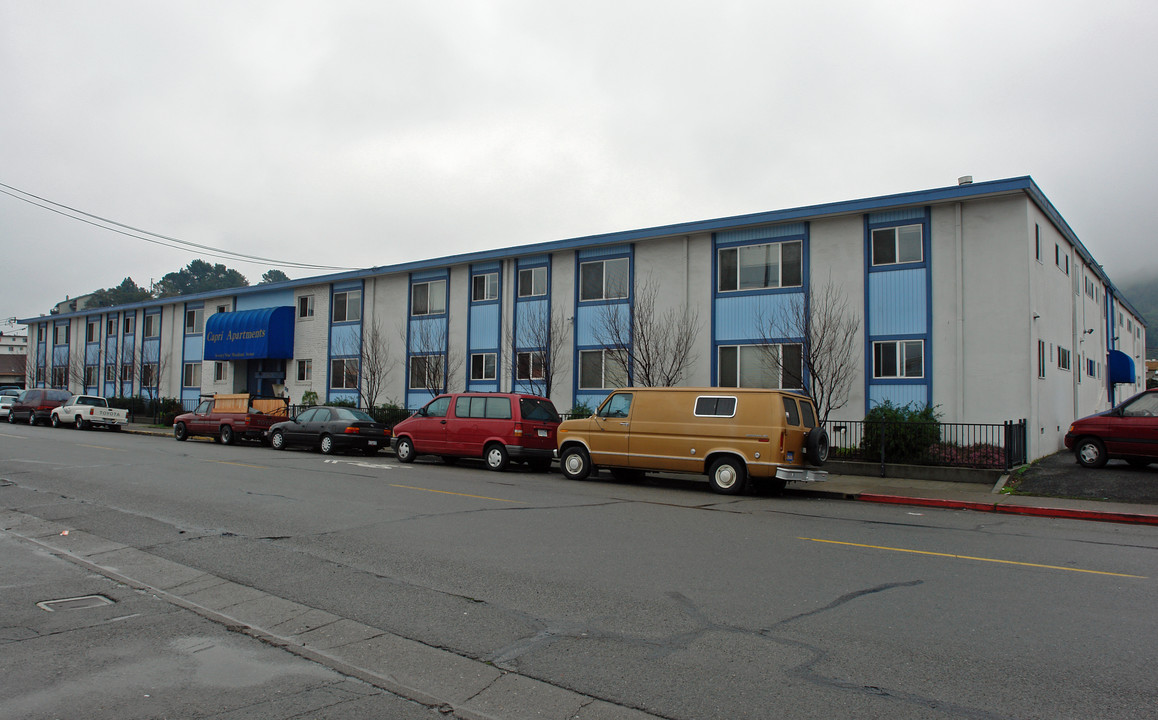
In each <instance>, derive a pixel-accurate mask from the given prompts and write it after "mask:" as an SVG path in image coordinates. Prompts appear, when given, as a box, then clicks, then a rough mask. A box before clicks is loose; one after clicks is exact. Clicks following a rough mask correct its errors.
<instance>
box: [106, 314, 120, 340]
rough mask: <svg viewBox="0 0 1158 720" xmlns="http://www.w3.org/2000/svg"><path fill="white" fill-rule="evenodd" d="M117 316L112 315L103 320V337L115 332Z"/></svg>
mask: <svg viewBox="0 0 1158 720" xmlns="http://www.w3.org/2000/svg"><path fill="white" fill-rule="evenodd" d="M118 324H119V323H118V322H117V316H116V315H112V316H110V317H109V318H108V319H107V320H105V337H113V336H114V335H116V334H117V325H118Z"/></svg>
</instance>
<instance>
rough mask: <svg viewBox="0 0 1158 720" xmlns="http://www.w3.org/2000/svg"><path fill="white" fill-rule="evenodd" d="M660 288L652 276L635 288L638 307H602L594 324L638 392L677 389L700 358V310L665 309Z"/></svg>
mask: <svg viewBox="0 0 1158 720" xmlns="http://www.w3.org/2000/svg"><path fill="white" fill-rule="evenodd" d="M659 289H660V284H659V282H658V281H656V280H655V278H654V277H651V276H649V277H648V278H647V279H646V280H644V281H643V282H642V283H639V284H638V286H637V287H636V290H635V302H634V303H633V304H631V305H630V306H629V305H627V304H625V303H609V304H607V305H601V306H600V307H599V311H598V315H597V317H596V320H595V325H594V330H593V331H594V335H595V339H596V341H597V342H598V343H599V344H601V345H603V346H605V347H606V348H607V349H609V350H614V351H615V352H611V353H608V354H607V357H608V358H609V359H610V360H611V362H613V363H615V364H616V365H618V366H620V368H621V369H622V371H623V375H624V377H628V378H631V384H632V385H636V386H639V387H671V386H675V385H678V384H679V383H680V382H681V381H682V380H683V379H684V376H685V375H687V372H688V368H689V367H690V366H691V365H692V363H694V362H695V361H696V358H697V355H696V353H695V344H696V340H697V339H698V338H699V335H700V331H701V329H702V323H701V322H700V313H699V310H698V309H696V308H695V307H692V306H690V305H688V303H687V302H686V301H685V302H684V303H683V304H680V305H672V306H668V307H664V308H660V307H659V304H658V298H659Z"/></svg>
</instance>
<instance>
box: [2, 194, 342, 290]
mask: <svg viewBox="0 0 1158 720" xmlns="http://www.w3.org/2000/svg"><path fill="white" fill-rule="evenodd" d="M0 188H7V190H0V193H3V194H4V195H8V196H9V197H13V198H16V199H17V200H20V201H23V202H26V203H28V204H30V205H35V206H36V207H39V208H42V209H44V210H48V211H50V212H54V213H56V214H58V215H63V216H64V217H67V218H70V219H72V220H77V221H80V222H83V223H87V224H89V225H92V226H93V227H98V228H101V229H102V230H108V231H109V232H115V233H118V234H120V235H124V236H126V237H131V238H134V239H136V240H144V241H145V242H148V243H152V244H154V245H160V246H161V247H167V248H171V249H174V250H182V251H185V252H195V251H196V252H198V253H201V254H207V255H209V256H210V257H216V258H220V259H223V260H233V261H239V262H249V263H253V264H266V265H274V266H276V267H287V268H297V269H305V270H356V269H357V268H351V267H342V266H338V265H316V264H312V263H299V262H293V261H290V260H277V259H274V258H266V257H260V256H257V255H248V254H246V253H239V252H234V251H233V250H223V249H221V248H215V247H213V246H211V245H202V244H200V243H195V242H190V241H188V240H181V239H179V238H175V237H170V236H168V235H161V234H160V233H155V232H151V231H149V230H142V229H141V228H137V227H133V226H132V225H126V224H124V223H120V222H117V221H116V220H110V219H108V218H104V217H101V216H99V215H94V214H92V213H88V212H85V211H84V210H78V209H77V208H73V207H69V206H68V205H64V204H61V203H58V202H54V201H52V200H49V199H48V198H43V197H40V196H39V195H34V194H33V193H30V192H27V191H25V190H21V189H20V188H15V187H12V186H11V185H5V184H4V183H0ZM9 190H11V191H12V192H9ZM17 193H19V194H17ZM24 196H27V197H24ZM29 198H35V200H30V199H29ZM37 200H39V201H40V202H36V201H37ZM65 211H68V212H65ZM69 213H76V214H77V215H83V216H84V217H77V216H76V215H71V214H69ZM85 218H92V220H86V219H85ZM94 220H96V221H99V222H94ZM101 223H106V224H103V225H102V224H101ZM110 225H113V226H115V227H109V226H110ZM118 228H125V230H131V231H132V232H126V231H125V230H120V229H118ZM134 233H141V234H140V235H138V234H134ZM144 235H148V236H151V237H144ZM173 243H176V244H173ZM183 246H184V247H183ZM206 251H208V252H206Z"/></svg>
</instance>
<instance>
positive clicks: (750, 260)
mask: <svg viewBox="0 0 1158 720" xmlns="http://www.w3.org/2000/svg"><path fill="white" fill-rule="evenodd" d="M802 252H803V243H802V242H800V241H799V240H796V241H793V242H779V243H769V244H766V245H746V246H744V247H738V248H723V249H721V250H720V253H719V254H720V257H719V275H720V277H719V285H720V292H730V291H733V290H763V289H766V288H780V287H800V285H801V282H802V278H803V255H802Z"/></svg>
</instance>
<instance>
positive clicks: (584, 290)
mask: <svg viewBox="0 0 1158 720" xmlns="http://www.w3.org/2000/svg"><path fill="white" fill-rule="evenodd" d="M629 267H630V261H629V260H628V259H627V258H616V259H615V260H599V261H596V262H585V263H582V264H580V265H579V299H580V300H616V299H619V298H625V297H627V275H628V268H629Z"/></svg>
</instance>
